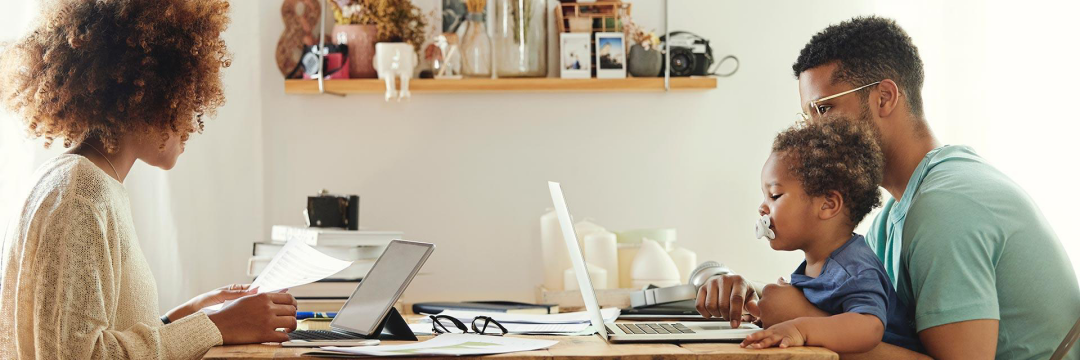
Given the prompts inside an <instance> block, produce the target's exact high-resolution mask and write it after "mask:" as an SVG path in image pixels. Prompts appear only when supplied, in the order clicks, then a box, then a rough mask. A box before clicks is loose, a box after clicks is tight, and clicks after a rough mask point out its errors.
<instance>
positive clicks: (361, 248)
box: [248, 225, 403, 312]
mask: <svg viewBox="0 0 1080 360" xmlns="http://www.w3.org/2000/svg"><path fill="white" fill-rule="evenodd" d="M402 235H403V233H401V232H400V231H367V230H359V231H357V230H344V229H334V228H316V227H300V226H285V225H275V226H274V227H273V228H272V229H271V231H270V241H265V242H257V243H254V244H253V245H252V248H251V258H250V259H249V260H248V276H252V277H257V276H259V274H260V273H262V271H263V269H265V268H266V265H267V264H269V263H270V259H273V257H274V255H275V254H277V252H278V251H279V250H281V248H282V247H284V246H285V243H286V242H288V241H303V242H304V243H306V244H308V245H310V246H311V247H314V248H315V249H316V250H318V251H320V252H322V253H323V254H326V255H329V256H331V257H334V258H337V259H340V260H346V261H352V262H353V264H352V265H351V266H349V267H348V268H345V270H342V271H341V272H338V273H337V274H334V275H332V276H330V277H328V278H326V279H323V280H320V281H317V282H314V283H311V284H307V285H302V286H298V287H294V288H290V289H289V293H290V294H292V295H293V296H294V297H296V301H297V305H298V308H297V310H298V311H321V312H327V311H331V312H332V311H338V310H339V309H340V308H341V306H342V305H344V304H345V300H346V299H348V298H349V296H350V295H352V293H353V290H356V286H357V285H360V280H362V279H363V278H364V276H365V275H367V273H368V271H369V270H371V267H372V266H373V265H375V260H377V259H378V258H379V256H380V255H382V253H383V250H385V249H386V246H387V245H389V244H390V241H391V240H395V239H401V238H402Z"/></svg>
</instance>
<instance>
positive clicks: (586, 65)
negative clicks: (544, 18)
mask: <svg viewBox="0 0 1080 360" xmlns="http://www.w3.org/2000/svg"><path fill="white" fill-rule="evenodd" d="M591 47H592V44H591V42H590V39H589V34H588V33H560V34H559V77H561V78H563V79H588V78H591V77H592V61H591V60H592V51H591Z"/></svg>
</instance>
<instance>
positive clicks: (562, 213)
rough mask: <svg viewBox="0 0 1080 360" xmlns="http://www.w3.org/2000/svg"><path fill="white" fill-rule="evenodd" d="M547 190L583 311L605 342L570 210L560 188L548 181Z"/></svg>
mask: <svg viewBox="0 0 1080 360" xmlns="http://www.w3.org/2000/svg"><path fill="white" fill-rule="evenodd" d="M548 190H550V191H551V202H552V203H554V204H555V214H556V215H558V216H559V226H560V228H561V229H562V236H563V240H565V241H566V249H567V253H569V254H570V262H571V263H573V264H574V275H575V276H576V277H577V281H578V288H579V289H581V300H582V301H584V302H585V310H588V311H589V317H590V318H591V320H590V321H591V322H592V326H593V329H594V330H596V332H597V333H599V334H600V337H602V338H604V340H605V341H606V340H607V338H608V333H607V327H605V326H604V316H603V315H602V314H601V313H600V304H599V303H597V302H596V292H595V291H593V286H592V281H591V280H589V270H588V268H586V267H585V256H583V255H582V254H581V246H579V245H578V242H577V235H575V234H576V232H575V231H574V223H573V220H572V219H571V218H570V210H569V209H567V207H566V199H565V198H564V197H563V192H562V187H561V186H559V183H557V182H552V181H549V182H548Z"/></svg>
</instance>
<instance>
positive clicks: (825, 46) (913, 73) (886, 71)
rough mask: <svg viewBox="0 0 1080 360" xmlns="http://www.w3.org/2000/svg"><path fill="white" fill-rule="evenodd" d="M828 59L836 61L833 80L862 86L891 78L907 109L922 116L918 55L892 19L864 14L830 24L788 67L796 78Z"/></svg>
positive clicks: (919, 59) (917, 51)
mask: <svg viewBox="0 0 1080 360" xmlns="http://www.w3.org/2000/svg"><path fill="white" fill-rule="evenodd" d="M832 62H837V64H838V66H837V69H836V72H835V74H834V75H833V79H832V81H833V82H845V83H848V84H851V85H852V86H863V85H866V84H871V83H874V82H876V81H881V80H883V79H892V80H893V81H895V82H896V83H897V85H898V86H899V87H900V90H901V91H902V92H903V94H904V95H905V97H907V103H908V107H910V108H911V113H912V114H913V115H915V117H917V118H922V116H923V108H922V85H923V63H922V59H921V58H919V49H917V48H916V47H915V44H913V43H912V42H911V37H910V36H908V34H907V32H905V31H904V29H902V28H900V26H899V25H897V24H896V21H893V20H892V19H886V18H881V17H877V16H866V17H856V18H853V19H851V20H848V21H844V22H842V23H840V24H837V25H830V26H829V27H827V28H825V30H822V31H821V32H819V33H817V34H816V35H814V37H813V38H811V39H810V42H808V43H806V47H803V49H802V51H801V52H799V58H798V59H797V60H795V64H794V65H792V66H791V68H792V70H794V71H795V78H799V75H800V74H802V73H803V72H804V71H806V70H809V69H813V68H815V67H818V66H821V65H825V64H829V63H832ZM864 94H865V93H864ZM863 96H864V97H865V96H868V95H863Z"/></svg>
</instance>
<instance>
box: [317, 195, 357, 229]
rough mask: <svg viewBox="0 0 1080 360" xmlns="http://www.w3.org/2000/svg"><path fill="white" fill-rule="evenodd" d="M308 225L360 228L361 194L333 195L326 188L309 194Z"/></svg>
mask: <svg viewBox="0 0 1080 360" xmlns="http://www.w3.org/2000/svg"><path fill="white" fill-rule="evenodd" d="M304 213H305V214H306V216H307V222H308V226H313V227H324V228H345V229H349V230H358V229H359V225H360V196H359V195H331V194H330V193H329V192H328V191H326V190H325V189H324V190H322V191H319V194H318V195H315V196H308V198H307V210H306V211H304Z"/></svg>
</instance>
